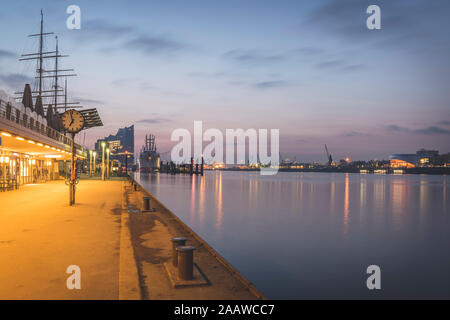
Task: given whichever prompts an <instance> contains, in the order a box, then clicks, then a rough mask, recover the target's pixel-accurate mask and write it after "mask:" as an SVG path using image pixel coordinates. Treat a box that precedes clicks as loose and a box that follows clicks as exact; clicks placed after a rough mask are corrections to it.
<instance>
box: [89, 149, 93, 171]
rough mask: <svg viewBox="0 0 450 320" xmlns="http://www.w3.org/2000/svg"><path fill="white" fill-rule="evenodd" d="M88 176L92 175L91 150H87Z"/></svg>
mask: <svg viewBox="0 0 450 320" xmlns="http://www.w3.org/2000/svg"><path fill="white" fill-rule="evenodd" d="M89 176H91V177H92V150H89Z"/></svg>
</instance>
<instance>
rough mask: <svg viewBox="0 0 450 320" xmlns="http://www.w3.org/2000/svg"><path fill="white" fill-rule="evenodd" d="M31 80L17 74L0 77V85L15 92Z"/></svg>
mask: <svg viewBox="0 0 450 320" xmlns="http://www.w3.org/2000/svg"><path fill="white" fill-rule="evenodd" d="M32 80H33V79H32V78H30V77H28V76H25V75H23V74H19V73H10V74H7V75H0V83H2V84H3V85H4V86H7V87H10V88H12V89H15V90H22V89H23V88H24V87H25V84H26V83H31V82H32Z"/></svg>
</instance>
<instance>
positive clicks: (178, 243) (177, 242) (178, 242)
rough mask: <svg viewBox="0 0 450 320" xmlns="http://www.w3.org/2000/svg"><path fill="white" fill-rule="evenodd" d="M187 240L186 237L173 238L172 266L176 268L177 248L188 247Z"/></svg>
mask: <svg viewBox="0 0 450 320" xmlns="http://www.w3.org/2000/svg"><path fill="white" fill-rule="evenodd" d="M186 241H187V239H186V238H184V237H175V238H172V264H173V265H174V266H175V267H176V266H177V265H178V252H177V247H182V246H185V245H186Z"/></svg>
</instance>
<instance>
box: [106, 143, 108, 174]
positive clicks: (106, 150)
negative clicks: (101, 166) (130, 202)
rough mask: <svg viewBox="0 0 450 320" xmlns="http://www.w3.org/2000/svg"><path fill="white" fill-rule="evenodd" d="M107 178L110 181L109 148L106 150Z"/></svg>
mask: <svg viewBox="0 0 450 320" xmlns="http://www.w3.org/2000/svg"><path fill="white" fill-rule="evenodd" d="M106 158H107V160H106V177H107V178H108V179H109V148H107V149H106Z"/></svg>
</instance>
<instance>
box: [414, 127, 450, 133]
mask: <svg viewBox="0 0 450 320" xmlns="http://www.w3.org/2000/svg"><path fill="white" fill-rule="evenodd" d="M414 132H417V133H421V134H450V130H447V129H443V128H440V127H436V126H429V127H426V128H424V129H419V130H414Z"/></svg>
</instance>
